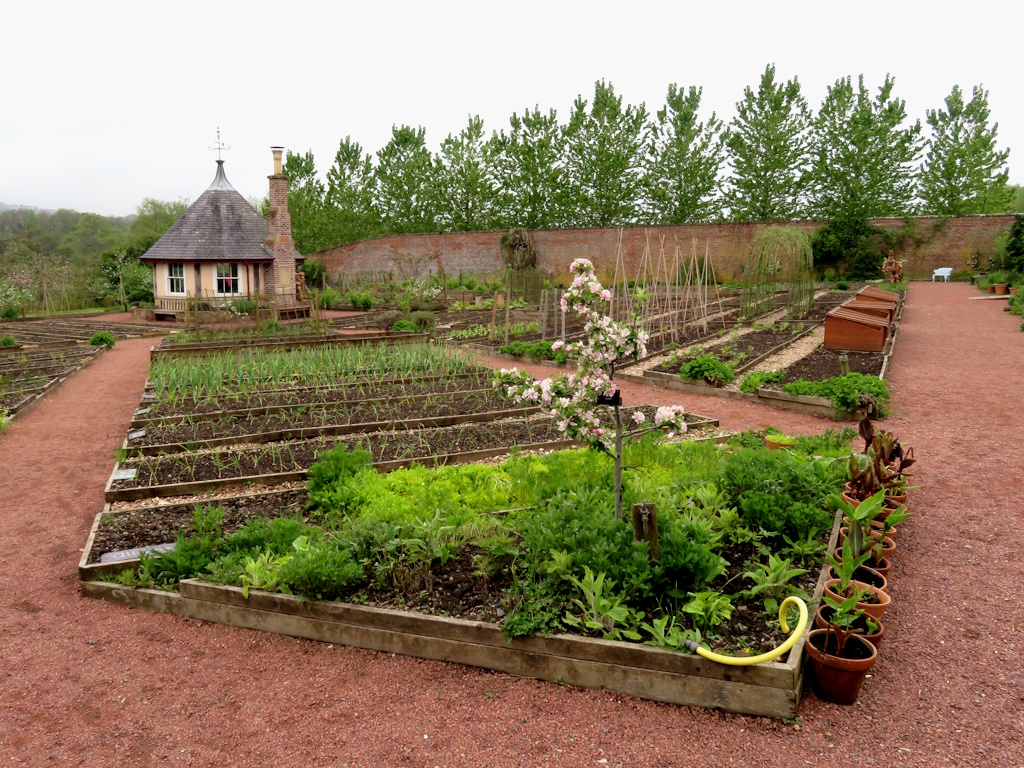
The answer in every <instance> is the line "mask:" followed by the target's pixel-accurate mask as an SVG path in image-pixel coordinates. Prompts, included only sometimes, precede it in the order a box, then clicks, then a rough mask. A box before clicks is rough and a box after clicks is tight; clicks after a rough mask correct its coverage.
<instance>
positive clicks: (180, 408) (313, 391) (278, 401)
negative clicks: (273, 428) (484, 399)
mask: <svg viewBox="0 0 1024 768" xmlns="http://www.w3.org/2000/svg"><path fill="white" fill-rule="evenodd" d="M491 376H492V374H491V372H490V371H489V370H487V371H481V372H480V373H479V374H478V375H472V376H448V377H437V376H431V377H422V378H410V379H406V380H404V381H402V380H399V379H395V378H394V377H388V378H387V379H376V380H374V379H363V380H362V381H361V383H358V384H353V385H350V386H344V387H323V388H307V387H297V388H295V389H290V390H289V389H276V390H267V391H257V392H253V393H250V394H242V393H235V394H234V395H224V396H223V397H219V398H218V397H211V398H204V399H202V400H193V399H183V400H177V399H176V400H174V401H169V402H162V403H143V404H142V405H143V406H148V407H149V409H150V410H149V412H148V413H147V414H146V415H145V418H146V419H159V418H163V417H168V416H175V415H182V414H191V415H197V414H206V413H217V412H224V415H225V416H228V415H230V412H237V411H242V410H249V409H254V408H281V407H291V408H299V407H307V406H315V405H323V404H327V403H338V402H344V401H351V400H356V399H364V398H374V399H381V398H385V397H391V396H396V395H405V396H413V395H423V394H433V393H437V394H441V393H445V392H460V391H464V390H467V389H484V388H486V387H487V386H490V380H491Z"/></svg>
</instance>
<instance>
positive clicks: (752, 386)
mask: <svg viewBox="0 0 1024 768" xmlns="http://www.w3.org/2000/svg"><path fill="white" fill-rule="evenodd" d="M785 377H786V374H785V373H784V372H782V371H754V372H753V373H751V374H749V375H747V376H746V377H744V379H743V381H741V382H740V391H741V392H746V393H747V394H754V393H755V392H757V390H759V389H760V388H761V387H763V386H764V385H765V384H775V383H777V382H780V381H782V380H783V379H784V378H785Z"/></svg>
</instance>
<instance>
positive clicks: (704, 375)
mask: <svg viewBox="0 0 1024 768" xmlns="http://www.w3.org/2000/svg"><path fill="white" fill-rule="evenodd" d="M679 375H680V377H682V378H684V379H688V380H691V381H693V380H697V381H706V382H707V383H708V384H710V385H711V386H713V387H721V386H724V385H726V384H728V383H730V382H732V381H733V380H734V379H735V378H736V371H735V370H734V369H733V367H732V366H731V365H729V364H728V363H725V362H722V361H721V360H719V359H718V358H717V357H715V356H714V355H701V356H699V357H695V358H694V359H693V360H690V361H688V362H686V363H683V365H682V366H680V368H679Z"/></svg>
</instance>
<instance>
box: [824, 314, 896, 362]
mask: <svg viewBox="0 0 1024 768" xmlns="http://www.w3.org/2000/svg"><path fill="white" fill-rule="evenodd" d="M888 335H889V321H888V320H887V319H886V318H884V317H879V316H878V315H873V314H869V313H867V312H858V311H857V310H854V309H850V308H849V307H847V306H841V307H836V308H835V309H833V310H832V311H831V312H829V313H828V314H827V315H825V341H824V342H823V343H822V347H823V348H824V349H842V350H849V351H852V352H881V351H882V350H883V349H884V348H885V340H886V338H888Z"/></svg>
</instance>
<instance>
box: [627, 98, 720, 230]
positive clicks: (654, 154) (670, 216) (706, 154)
mask: <svg viewBox="0 0 1024 768" xmlns="http://www.w3.org/2000/svg"><path fill="white" fill-rule="evenodd" d="M702 92H703V89H701V88H695V87H694V86H692V85H691V86H690V88H689V90H687V89H685V88H679V87H677V86H676V84H675V83H672V84H670V85H669V87H668V95H667V96H666V97H665V106H664V107H663V108H662V109H660V110H658V112H657V123H656V125H655V129H654V140H653V141H652V142H651V145H650V154H649V156H648V158H647V169H646V173H645V176H644V187H645V190H646V198H647V202H646V206H645V207H646V213H647V216H648V218H649V219H650V221H651V222H652V223H655V224H686V223H688V222H696V221H711V220H712V219H717V218H720V217H721V214H722V206H721V200H720V199H719V192H720V186H721V184H720V181H719V173H720V172H721V169H722V165H723V163H724V162H725V150H724V137H723V135H722V121H721V120H719V119H718V118H717V117H715V113H714V112H712V113H711V117H710V118H708V120H707V121H706V122H700V121H699V120H698V117H697V116H698V113H699V111H700V99H701V94H702Z"/></svg>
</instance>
